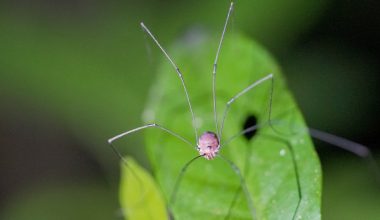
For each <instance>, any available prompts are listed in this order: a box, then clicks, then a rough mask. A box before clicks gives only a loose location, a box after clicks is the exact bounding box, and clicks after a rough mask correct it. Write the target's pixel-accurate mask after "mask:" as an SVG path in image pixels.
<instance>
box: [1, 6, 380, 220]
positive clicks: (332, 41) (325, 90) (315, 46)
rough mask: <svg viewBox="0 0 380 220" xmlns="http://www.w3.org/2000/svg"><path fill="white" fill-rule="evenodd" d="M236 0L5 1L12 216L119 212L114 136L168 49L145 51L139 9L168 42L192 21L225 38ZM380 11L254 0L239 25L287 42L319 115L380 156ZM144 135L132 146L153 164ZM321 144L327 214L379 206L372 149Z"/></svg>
mask: <svg viewBox="0 0 380 220" xmlns="http://www.w3.org/2000/svg"><path fill="white" fill-rule="evenodd" d="M228 5H229V1H227V0H224V1H220V0H218V1H217V0H209V1H184V0H177V1H174V0H161V1H158V0H142V1H115V0H112V1H100V0H97V1H90V0H68V1H63V0H50V1H49V0H35V1H27V0H13V1H12V0H5V1H2V2H1V3H0V101H1V102H0V114H1V117H0V219H5V220H18V219H42V220H44V219H93V220H96V219H121V218H122V215H121V211H120V209H119V204H118V180H119V160H118V158H117V157H116V156H115V155H114V154H113V152H112V151H111V149H110V148H109V146H108V145H107V144H106V140H107V139H108V138H110V137H112V136H113V135H115V134H118V133H120V132H121V131H124V130H127V129H130V128H133V127H137V126H139V125H141V120H140V118H141V113H142V111H143V108H144V106H145V100H146V96H147V94H148V91H149V88H150V85H151V84H152V83H153V81H154V78H155V77H154V76H155V67H156V65H157V63H158V61H159V60H161V58H162V55H161V54H160V53H159V51H157V48H155V47H154V45H153V47H150V48H151V53H149V51H150V50H148V52H147V50H146V46H147V41H146V36H145V35H144V33H143V32H142V31H141V28H140V27H139V22H140V21H144V22H145V23H146V25H148V26H149V27H150V28H151V30H152V31H153V32H154V33H155V34H156V35H158V36H159V39H160V41H161V43H162V44H163V45H165V46H166V47H168V46H169V45H170V44H172V43H173V42H174V41H175V40H176V39H178V38H179V37H180V36H181V35H183V34H184V33H185V32H186V31H187V30H188V29H189V28H190V27H194V26H198V27H202V28H203V29H204V30H206V31H208V32H210V33H212V34H213V35H214V36H215V40H218V38H219V34H220V32H221V27H222V24H223V22H224V18H225V15H226V12H227V8H228ZM379 10H380V5H379V2H378V1H375V0H362V1H359V0H352V1H344V0H334V1H332V0H330V1H328V0H309V1H302V0H288V1H280V0H271V1H265V2H264V1H253V0H242V1H236V7H235V12H234V15H233V19H232V21H233V22H232V26H231V29H232V31H238V30H239V31H242V32H244V33H246V34H248V35H250V36H252V38H253V39H256V40H257V41H259V42H260V43H262V44H263V45H264V46H265V47H267V48H268V50H270V51H271V52H272V53H273V54H274V55H275V57H276V58H277V59H278V61H279V62H280V65H281V66H282V67H283V69H284V72H285V74H286V77H287V78H288V83H289V86H290V87H291V89H292V91H293V92H294V95H295V96H296V98H297V100H298V102H299V105H300V107H301V109H302V110H303V112H304V114H305V117H306V120H307V122H308V123H309V125H310V126H312V127H315V128H320V129H322V130H325V131H329V132H331V133H334V134H338V135H341V136H345V137H348V138H349V139H352V140H355V141H357V142H360V143H362V144H365V145H367V146H369V147H370V148H371V149H372V150H373V151H374V153H375V157H376V158H377V160H378V161H379V159H380V157H379V151H380V148H379V144H380V142H379V139H380V138H379V136H378V125H379V124H378V116H377V115H378V112H379V111H380V102H379V98H378V94H379V90H380V88H379V86H378V85H379V81H380V75H379V74H380V66H379V62H378V61H379V58H380V52H379V51H380V50H379V49H380V42H379V39H380V36H379V35H380V34H379V33H380V17H379V16H378V11H379ZM148 45H149V43H148ZM151 46H152V45H151ZM215 49H216V48H210V50H215ZM211 67H212V61H210V70H211ZM210 85H211V84H210ZM133 138H134V139H133V143H134V144H133V146H132V147H129V148H128V149H127V151H128V153H129V154H131V155H132V156H133V157H135V158H137V159H138V161H139V162H140V163H142V164H144V165H145V166H146V167H148V166H149V165H148V163H147V162H146V159H145V157H144V149H143V144H142V137H141V135H140V136H137V137H133ZM317 144H318V146H319V147H318V152H319V153H320V157H321V161H322V166H323V171H324V185H323V187H324V191H323V210H322V212H323V213H322V215H323V217H324V219H359V218H361V219H379V218H380V211H379V210H378V207H380V187H379V186H378V185H376V183H375V177H374V176H373V174H372V173H371V172H370V170H368V169H367V166H366V164H365V162H363V160H361V159H360V158H357V157H356V156H352V155H351V154H349V153H347V152H344V151H341V150H339V149H336V148H334V147H331V146H327V145H323V144H321V143H319V142H317Z"/></svg>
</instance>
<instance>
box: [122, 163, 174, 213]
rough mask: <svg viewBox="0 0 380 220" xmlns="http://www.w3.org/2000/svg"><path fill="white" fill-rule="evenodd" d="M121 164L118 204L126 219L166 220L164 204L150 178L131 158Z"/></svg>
mask: <svg viewBox="0 0 380 220" xmlns="http://www.w3.org/2000/svg"><path fill="white" fill-rule="evenodd" d="M127 161H128V166H125V164H122V166H121V168H122V177H121V184H120V202H121V206H122V209H123V213H124V214H125V216H126V217H127V218H128V219H131V220H133V219H139V220H144V219H148V220H150V219H168V216H167V213H166V209H165V202H164V200H163V198H162V195H161V194H160V191H159V190H158V188H157V186H156V183H155V182H154V179H153V178H152V176H151V175H150V174H149V173H148V172H147V171H146V170H145V169H144V168H142V167H140V166H139V165H138V164H137V163H136V162H135V161H134V160H133V159H132V158H127Z"/></svg>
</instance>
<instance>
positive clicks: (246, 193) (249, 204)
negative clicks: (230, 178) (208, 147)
mask: <svg viewBox="0 0 380 220" xmlns="http://www.w3.org/2000/svg"><path fill="white" fill-rule="evenodd" d="M218 156H219V157H220V158H222V159H223V160H224V161H226V162H227V163H228V164H229V165H230V166H231V168H232V170H233V171H234V172H235V173H236V175H237V176H238V177H239V178H240V184H241V187H242V188H243V191H244V194H245V196H246V199H247V203H248V208H249V210H250V212H251V216H252V219H256V211H255V208H254V206H253V201H252V198H251V195H250V193H249V190H248V187H247V184H246V183H245V180H244V178H243V175H242V174H241V172H240V169H239V167H237V166H236V165H235V164H234V163H233V162H232V161H230V160H228V159H227V158H225V157H223V156H222V155H220V154H218Z"/></svg>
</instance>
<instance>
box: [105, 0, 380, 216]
mask: <svg viewBox="0 0 380 220" xmlns="http://www.w3.org/2000/svg"><path fill="white" fill-rule="evenodd" d="M233 9H234V2H231V3H230V7H229V9H228V13H227V16H226V19H225V22H224V26H223V30H222V34H221V37H220V40H219V42H218V47H217V51H216V55H215V60H214V63H213V68H212V106H213V116H214V122H215V131H205V132H203V133H202V134H201V135H199V133H198V132H199V131H198V128H197V125H196V117H195V114H194V111H193V107H192V103H191V101H190V96H189V93H188V90H187V84H186V83H185V80H184V77H183V74H182V72H181V71H180V69H179V67H178V66H177V65H176V63H175V62H174V60H173V59H172V58H171V56H169V54H168V53H167V52H166V50H165V49H164V47H163V46H161V44H160V43H159V41H158V40H157V38H156V37H155V35H153V34H152V32H151V31H150V30H149V29H148V28H147V27H146V26H145V24H144V23H143V22H141V23H140V25H141V27H142V29H143V30H144V32H145V33H146V34H147V35H148V36H149V37H150V38H151V39H152V40H153V42H154V43H155V44H156V45H157V46H158V48H159V49H160V50H161V52H162V53H163V55H164V56H165V57H166V59H167V60H168V61H169V63H170V65H171V66H172V67H173V68H174V70H175V71H176V74H177V76H178V78H179V79H180V81H181V84H182V88H183V91H184V94H185V97H186V102H187V105H188V108H189V110H190V114H191V120H192V127H193V129H194V135H195V143H196V144H193V143H192V142H191V141H189V140H187V139H186V138H184V137H183V136H181V135H180V134H178V133H176V132H175V131H173V130H171V129H168V128H166V127H164V126H162V125H159V124H156V123H151V124H146V125H143V126H141V127H137V128H134V129H131V130H128V131H126V132H123V133H121V134H119V135H116V136H114V137H112V138H110V139H109V140H108V143H109V144H110V146H111V147H112V149H113V150H114V151H115V153H116V154H117V155H118V156H119V157H120V159H121V160H122V161H123V162H124V164H125V165H126V166H128V162H127V161H126V160H125V159H124V157H123V155H122V154H121V153H120V152H119V151H118V150H117V149H116V147H115V146H114V144H113V143H114V141H116V140H118V139H120V138H123V137H125V136H128V135H130V134H132V133H135V132H140V131H142V130H145V129H147V128H157V129H158V130H161V131H163V132H165V133H167V134H169V135H171V136H173V137H175V138H177V139H179V140H181V141H182V142H184V143H186V144H187V145H190V146H191V147H193V148H194V149H195V150H197V151H198V153H199V155H198V156H196V157H194V158H192V159H191V160H189V161H188V162H187V163H186V164H185V165H184V166H183V167H182V169H181V170H180V173H179V174H178V177H177V180H176V181H175V184H174V187H173V191H172V193H171V196H170V199H169V202H168V203H169V205H174V203H175V200H176V193H177V191H178V188H179V185H180V182H181V180H182V178H183V176H184V174H185V172H186V170H187V168H188V167H189V166H190V165H191V164H192V163H193V162H194V161H196V160H197V159H199V158H201V157H203V158H205V159H207V160H213V159H215V158H221V159H222V160H223V161H225V162H226V163H227V164H228V165H229V166H230V167H231V168H232V170H233V172H235V174H236V175H237V176H238V178H239V180H240V184H241V188H239V191H238V192H240V190H242V191H243V193H244V196H245V199H246V200H247V205H248V209H249V212H250V215H251V218H252V219H257V215H256V209H255V205H254V203H253V199H252V197H251V193H250V192H249V189H248V187H247V184H246V182H245V178H244V175H243V173H242V171H241V170H240V168H239V167H238V166H237V165H236V164H235V163H234V162H233V161H231V160H230V159H227V158H226V157H224V156H222V155H220V154H219V152H220V150H221V149H222V148H223V147H224V146H226V145H228V144H229V143H231V141H232V140H234V139H235V138H236V137H239V136H242V135H245V134H248V133H250V132H253V131H255V130H257V129H259V128H261V127H265V126H268V127H270V128H271V129H272V130H273V131H274V132H276V133H282V132H280V131H277V130H276V128H275V125H276V124H277V123H278V122H276V121H274V120H272V100H273V90H274V80H275V77H274V74H272V73H268V74H267V75H266V76H265V77H263V78H261V79H259V80H257V81H254V82H253V83H251V84H250V85H249V86H247V87H246V88H244V89H242V90H241V91H240V92H238V93H237V94H236V95H234V96H233V97H232V98H231V99H230V100H229V101H228V102H227V103H226V105H225V109H224V112H223V115H222V119H221V120H220V121H219V120H218V111H217V104H216V75H217V66H218V60H219V55H220V52H221V48H222V45H223V41H224V38H225V33H226V30H227V27H228V23H229V20H230V16H231V13H232V11H233ZM265 82H269V83H270V96H269V101H268V102H269V111H268V120H267V122H265V123H262V124H255V125H252V126H249V127H247V128H245V129H244V130H243V131H241V132H239V133H238V134H236V135H234V136H232V137H231V138H229V139H227V140H226V141H224V142H223V140H222V139H221V138H222V135H223V128H224V126H225V119H226V118H227V114H228V112H229V110H230V107H231V106H232V105H233V104H234V103H235V101H236V100H238V99H239V98H240V97H242V96H244V95H245V94H247V93H249V92H250V91H252V90H253V89H254V88H255V87H257V86H259V85H261V84H264V83H265ZM298 132H299V131H298ZM304 132H306V133H308V134H309V135H310V136H311V137H313V138H316V139H319V140H321V141H324V142H327V143H329V144H332V145H335V146H337V147H340V148H343V149H345V150H347V151H349V152H352V153H354V154H356V155H358V156H360V157H363V158H367V159H368V161H369V162H370V165H371V166H372V168H374V170H375V172H376V175H377V177H379V176H380V174H379V172H378V168H377V165H376V163H375V161H374V159H373V158H372V154H371V152H370V151H369V150H368V148H367V147H365V146H363V145H361V144H358V143H355V142H352V141H350V140H347V139H345V138H342V137H338V136H335V135H332V134H329V133H326V132H323V131H319V130H317V129H313V128H307V129H306V130H305V131H304ZM289 135H290V134H289ZM271 138H274V139H278V141H280V142H283V143H285V145H286V146H287V148H288V152H290V155H291V157H292V164H293V169H294V174H295V177H296V180H295V182H296V187H297V198H298V201H297V204H296V206H295V209H294V211H293V215H292V219H296V218H297V213H298V209H299V207H300V204H301V202H302V200H303V190H302V187H301V183H300V178H302V177H300V173H299V167H298V164H297V161H296V157H295V152H294V149H293V147H292V144H291V143H289V142H287V141H286V140H285V141H284V140H281V139H280V138H278V137H273V136H272V137H271ZM134 175H135V176H136V178H137V179H138V175H137V174H134ZM232 203H234V201H233V202H232ZM232 206H233V204H231V207H232ZM229 213H230V210H229V211H228V214H229Z"/></svg>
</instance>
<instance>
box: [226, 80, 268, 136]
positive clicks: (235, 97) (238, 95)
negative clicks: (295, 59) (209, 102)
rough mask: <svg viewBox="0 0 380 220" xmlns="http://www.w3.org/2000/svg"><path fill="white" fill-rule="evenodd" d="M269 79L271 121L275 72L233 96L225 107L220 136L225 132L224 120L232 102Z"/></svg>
mask: <svg viewBox="0 0 380 220" xmlns="http://www.w3.org/2000/svg"><path fill="white" fill-rule="evenodd" d="M267 80H271V92H270V98H269V120H268V121H269V123H270V121H271V114H272V98H273V85H274V78H273V74H272V73H271V74H269V75H267V76H265V77H263V78H261V79H259V80H257V81H256V82H254V83H252V84H251V85H249V86H248V87H246V88H245V89H243V90H242V91H241V92H239V93H238V94H236V95H235V96H234V97H232V98H231V99H230V100H229V101H228V102H227V104H226V107H225V109H224V114H223V118H222V124H221V127H220V132H219V136H220V137H221V136H222V133H223V127H224V122H225V119H226V117H227V113H228V110H229V109H230V107H231V104H232V103H234V102H235V101H236V100H237V99H238V98H240V97H241V96H242V95H244V94H246V93H247V92H249V91H250V90H251V89H253V88H255V87H256V86H258V85H260V84H261V83H263V82H265V81H267Z"/></svg>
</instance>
